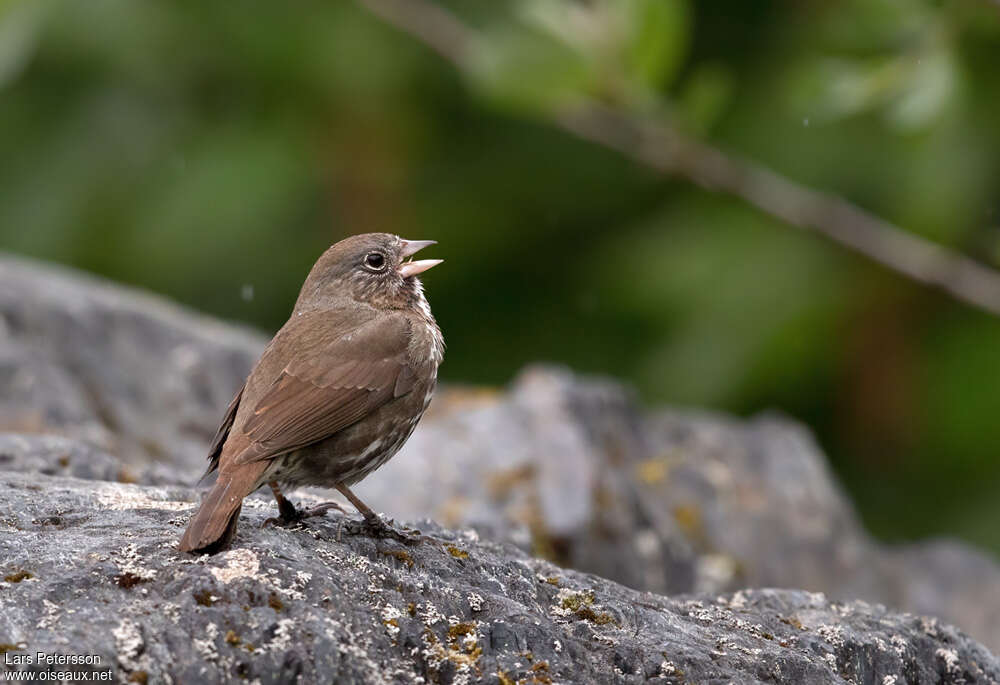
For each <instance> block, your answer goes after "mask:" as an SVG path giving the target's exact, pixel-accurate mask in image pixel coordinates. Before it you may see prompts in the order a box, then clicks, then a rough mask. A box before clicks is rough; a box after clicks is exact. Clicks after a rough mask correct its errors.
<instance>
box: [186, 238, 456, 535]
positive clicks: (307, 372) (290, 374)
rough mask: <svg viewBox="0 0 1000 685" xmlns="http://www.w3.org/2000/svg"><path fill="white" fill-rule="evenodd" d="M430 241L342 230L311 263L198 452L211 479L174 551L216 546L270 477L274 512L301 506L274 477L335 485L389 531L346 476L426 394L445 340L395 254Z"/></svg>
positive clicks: (424, 265)
mask: <svg viewBox="0 0 1000 685" xmlns="http://www.w3.org/2000/svg"><path fill="white" fill-rule="evenodd" d="M431 242H432V241H421V242H414V241H405V240H402V239H401V238H398V237H397V236H393V235H389V234H384V233H369V234H365V235H358V236H353V237H351V238H347V239H346V240H342V241H341V242H339V243H337V244H336V245H334V246H333V247H331V248H330V249H328V250H327V251H326V252H325V253H324V254H323V256H322V257H320V259H319V260H318V261H317V262H316V265H315V266H313V268H312V271H311V272H310V273H309V276H308V278H306V281H305V283H304V284H303V286H302V291H301V292H300V294H299V298H298V301H297V302H296V304H295V309H294V310H293V311H292V315H291V317H290V318H289V320H288V322H287V323H285V325H284V326H283V327H282V328H281V330H279V331H278V333H277V334H276V335H275V336H274V338H273V339H272V340H271V342H270V344H269V345H268V346H267V349H265V350H264V353H263V355H261V358H260V360H258V362H257V364H256V365H255V366H254V368H253V370H252V371H251V372H250V375H249V377H248V378H247V380H246V383H245V384H244V386H243V387H242V388H241V389H240V391H239V392H238V393H237V394H236V397H235V398H234V399H233V401H232V403H231V404H230V405H229V408H228V410H227V411H226V415H225V418H224V419H223V421H222V425H221V426H220V428H219V431H218V433H217V434H216V436H215V440H214V441H213V443H212V446H211V448H210V450H209V460H210V462H211V463H210V466H209V472H211V471H214V470H218V471H219V477H218V480H217V481H216V483H215V485H214V486H213V488H212V490H211V491H210V492H209V493H208V495H207V496H206V497H205V499H204V501H203V502H202V504H201V507H200V509H199V510H198V512H197V513H196V514H195V516H194V518H192V520H191V522H190V523H189V524H188V528H187V530H186V531H185V532H184V536H183V537H182V538H181V541H180V545H179V549H181V550H182V551H188V552H209V553H212V552H215V551H218V550H220V549H222V548H224V547H226V546H228V544H229V543H230V541H231V540H232V537H233V535H234V534H235V532H236V522H237V519H238V518H239V513H240V508H241V505H242V502H243V498H244V497H246V496H247V495H248V494H250V493H251V492H253V491H254V490H256V489H257V488H259V487H261V486H262V485H264V484H271V487H272V489H273V490H274V494H275V497H276V498H277V501H278V507H279V511H280V512H281V520H282V521H286V522H287V521H291V520H297V519H299V518H302V517H303V516H308V515H315V514H319V513H322V512H323V511H325V510H326V509H327V508H329V506H333V505H328V506H321V507H318V508H316V509H315V510H312V511H309V512H301V511H299V510H297V509H295V507H294V506H293V505H292V504H291V503H290V502H288V500H286V499H285V498H284V496H283V495H282V494H281V491H280V489H279V486H289V487H297V486H300V485H322V486H327V487H336V488H337V489H338V490H340V491H341V492H342V493H343V494H344V495H345V496H347V497H348V499H350V500H351V502H352V503H353V504H354V505H355V506H356V507H357V508H358V509H359V511H361V512H362V514H364V517H365V521H366V524H367V529H368V530H369V531H370V532H374V533H381V534H389V535H398V534H397V533H393V531H391V529H387V528H386V526H385V525H384V524H382V523H381V521H380V520H379V519H378V518H377V517H376V516H375V515H374V514H373V513H372V512H371V510H370V509H368V508H367V507H366V506H365V505H364V503H363V502H361V501H360V500H358V499H357V497H355V496H354V494H353V493H351V491H350V490H349V486H351V485H352V484H354V483H356V482H358V481H359V480H361V479H362V478H364V477H365V476H367V475H368V474H369V473H371V472H372V471H374V470H375V469H377V468H378V467H379V466H381V465H382V464H384V463H385V462H386V461H388V460H389V459H390V458H391V457H392V456H393V455H394V454H395V453H396V452H397V451H398V450H399V448H400V447H402V446H403V443H404V442H406V440H407V438H409V436H410V433H412V432H413V428H414V427H415V426H416V424H417V421H418V420H419V419H420V417H421V415H422V414H423V412H424V410H425V409H426V408H427V404H428V403H429V402H430V399H431V396H432V394H433V392H434V387H435V384H436V379H437V368H438V364H440V362H441V358H442V355H443V351H444V344H443V341H442V338H441V332H440V330H439V329H438V327H437V324H436V323H435V321H434V317H433V316H432V315H431V312H430V307H429V306H428V304H427V300H426V299H425V298H424V295H423V288H422V286H421V284H420V281H419V280H418V279H417V274H418V273H421V272H422V271H425V270H426V269H429V268H430V267H432V266H434V265H435V264H437V263H439V261H440V260H423V261H417V262H414V261H406V259H407V258H408V257H411V256H412V255H413V254H414V253H415V252H416V251H417V250H419V249H421V248H423V247H425V246H426V245H428V244H430V243H431Z"/></svg>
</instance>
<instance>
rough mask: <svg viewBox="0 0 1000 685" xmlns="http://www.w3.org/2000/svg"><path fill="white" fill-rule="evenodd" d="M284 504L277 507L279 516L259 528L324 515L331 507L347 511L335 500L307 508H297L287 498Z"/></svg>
mask: <svg viewBox="0 0 1000 685" xmlns="http://www.w3.org/2000/svg"><path fill="white" fill-rule="evenodd" d="M285 504H287V506H281V507H279V509H280V511H281V516H272V517H271V518H269V519H267V520H266V521H264V523H263V524H261V528H266V527H267V526H271V525H274V526H290V525H292V524H295V523H299V522H300V521H302V520H304V519H307V518H312V517H314V516H325V515H326V512H328V511H330V510H331V509H336V510H337V511H339V512H340V513H342V514H346V513H347V512H346V511H344V508H343V507H341V506H340V505H339V504H337V503H336V502H323V503H322V504H317V505H316V506H315V507H310V508H309V509H299V508H298V507H296V506H295V505H293V504H292V503H291V502H289V501H288V500H285Z"/></svg>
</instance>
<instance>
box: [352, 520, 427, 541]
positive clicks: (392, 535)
mask: <svg viewBox="0 0 1000 685" xmlns="http://www.w3.org/2000/svg"><path fill="white" fill-rule="evenodd" d="M341 529H342V530H344V531H346V532H347V533H348V534H349V535H364V536H366V537H370V538H375V539H376V540H395V541H396V542H401V543H403V544H404V545H411V546H412V545H419V544H420V543H421V542H423V541H424V536H423V535H422V534H421V533H420V531H418V530H413V529H406V530H403V531H399V530H396V528H395V527H393V526H392V522H391V521H390V522H389V523H386V522H385V521H383V520H382V519H381V518H379V517H378V516H366V517H365V518H363V519H362V520H361V521H345V522H344V523H343V524H342V527H341ZM338 537H339V534H338Z"/></svg>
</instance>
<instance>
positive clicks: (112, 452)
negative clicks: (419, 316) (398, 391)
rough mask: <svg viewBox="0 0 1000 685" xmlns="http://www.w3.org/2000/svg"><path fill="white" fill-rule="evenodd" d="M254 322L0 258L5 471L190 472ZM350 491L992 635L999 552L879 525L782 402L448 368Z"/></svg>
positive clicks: (678, 584) (453, 523)
mask: <svg viewBox="0 0 1000 685" xmlns="http://www.w3.org/2000/svg"><path fill="white" fill-rule="evenodd" d="M264 342H265V339H264V337H263V336H259V335H256V334H253V333H250V332H247V331H245V330H242V329H239V328H235V327H229V326H226V325H224V324H220V323H217V322H214V321H212V320H210V319H207V318H205V317H202V316H198V315H195V314H190V313H187V312H185V311H183V310H181V309H180V308H178V307H176V306H174V305H171V304H169V303H167V302H164V301H163V300H161V299H159V298H155V297H152V296H149V295H146V294H142V293H136V292H134V291H130V290H128V289H126V288H123V287H119V286H113V285H109V284H107V283H104V282H102V281H99V280H98V279H95V278H92V277H86V276H81V275H77V274H73V273H72V272H68V271H65V270H62V269H55V268H52V267H48V266H43V265H40V264H35V263H32V262H28V261H24V260H19V259H15V258H11V257H0V431H8V432H9V434H8V435H6V436H3V435H0V471H18V472H24V473H28V472H31V473H43V474H50V475H63V476H74V477H78V478H90V479H95V480H112V481H125V482H129V481H134V482H137V483H145V484H159V485H182V484H183V485H190V484H193V483H194V482H195V481H196V480H197V479H198V478H199V477H200V476H201V473H202V471H203V469H204V466H205V460H204V456H205V451H206V445H207V442H208V440H209V439H210V438H211V436H212V435H213V434H214V432H215V429H216V427H217V424H218V422H219V420H220V419H221V416H222V413H223V411H224V409H225V407H226V405H227V404H228V402H229V400H230V398H231V396H232V393H233V392H234V391H235V389H236V388H237V387H238V386H239V384H240V383H241V382H242V380H243V378H244V376H245V374H246V373H247V371H248V369H249V368H250V366H251V364H252V363H253V361H254V359H255V358H256V356H257V354H259V351H260V350H261V349H262V347H263V344H264ZM446 364H447V360H446ZM358 493H359V494H360V495H361V496H362V497H363V498H365V499H366V501H369V503H370V504H372V506H374V507H375V508H376V509H377V510H381V511H384V512H387V513H388V514H389V515H390V516H394V517H397V518H402V519H421V518H426V517H429V518H433V519H434V520H437V521H439V522H441V523H442V524H444V525H445V526H446V527H449V528H456V527H459V528H468V527H474V528H475V529H476V530H478V531H479V533H480V534H481V535H482V536H483V537H484V538H487V539H490V540H493V541H497V542H503V543H510V544H515V545H517V546H518V547H519V548H521V549H522V550H524V551H525V552H527V553H529V554H531V555H533V556H543V557H545V558H548V559H549V560H553V561H556V562H557V563H558V564H559V565H561V566H563V567H567V568H576V569H578V570H583V571H586V572H589V573H594V574H597V575H599V576H602V577H606V578H609V579H611V580H614V581H617V582H620V583H622V584H625V585H627V586H629V587H632V588H635V589H638V590H646V591H650V592H653V593H657V594H675V593H688V592H701V593H709V594H713V595H714V594H716V593H724V592H733V591H736V590H738V589H739V588H742V587H790V588H800V589H805V590H810V591H817V592H824V593H826V594H827V595H828V596H830V597H831V598H832V599H834V600H841V601H847V600H852V599H863V600H867V601H869V602H877V603H881V604H886V605H888V606H891V607H894V608H896V609H900V610H904V611H911V612H916V613H922V614H931V615H935V616H938V617H941V618H942V619H944V620H945V621H947V622H951V623H954V624H956V625H959V626H961V627H962V628H963V629H964V630H966V631H968V632H969V633H970V634H971V635H973V636H975V637H976V638H977V639H979V640H981V641H983V642H984V643H985V644H986V645H987V646H988V647H990V648H992V649H993V650H994V651H997V650H1000V595H998V594H997V592H996V588H997V587H1000V567H998V565H997V563H996V561H995V560H994V559H992V558H990V557H989V556H987V555H985V554H983V553H980V552H978V551H976V550H974V549H972V548H970V547H969V546H967V545H963V544H961V543H957V542H954V541H931V542H927V543H919V544H914V545H908V546H904V547H889V546H885V545H881V544H879V543H877V542H876V541H874V540H872V539H871V538H870V536H868V534H867V533H866V532H865V531H864V529H863V527H862V526H861V525H860V523H859V521H858V519H857V516H856V515H855V514H854V511H853V509H852V507H851V505H850V502H849V501H848V499H847V498H846V497H845V495H844V494H843V492H842V491H841V489H840V488H839V486H838V485H837V483H836V481H835V479H834V478H833V477H832V475H831V474H830V472H829V469H828V467H827V463H826V459H825V457H824V455H823V454H822V452H821V450H820V449H819V448H818V446H817V445H816V444H815V442H814V441H813V439H812V437H811V436H810V435H809V433H808V431H806V430H805V429H803V428H802V427H801V426H799V425H797V424H795V423H794V422H792V421H789V420H787V419H784V418H781V417H778V416H761V417H756V418H753V419H751V420H749V421H747V420H741V419H735V418H731V417H726V416H721V415H715V414H708V413H696V412H686V411H677V410H655V411H651V412H650V411H642V410H641V409H640V408H639V407H638V406H637V404H636V402H635V400H634V398H633V397H632V395H631V393H630V392H629V391H628V390H627V389H625V388H623V387H622V386H621V384H619V383H617V382H614V381H610V380H602V379H588V378H581V377H578V376H575V375H573V374H571V373H569V372H567V371H564V370H560V369H553V368H550V367H532V368H529V369H527V370H526V371H525V372H524V373H522V374H521V375H520V376H519V377H518V379H517V380H516V381H515V382H514V383H513V384H512V386H511V387H510V389H509V390H506V391H497V390H484V389H479V388H462V387H450V388H442V389H441V390H440V391H439V392H438V396H437V397H436V398H435V400H434V402H433V404H432V405H431V409H430V411H429V412H428V415H427V416H426V417H425V418H424V420H423V421H422V422H421V424H420V425H419V427H418V428H417V431H416V433H415V434H414V435H413V437H412V439H411V440H410V441H409V443H407V445H406V446H405V447H404V449H403V451H402V452H401V453H400V454H399V455H398V456H397V457H396V458H395V459H393V460H392V461H391V462H390V463H389V464H388V465H386V466H385V467H383V469H381V470H380V471H378V472H377V473H376V474H375V475H374V476H372V477H371V478H369V479H367V480H366V481H364V482H363V483H361V484H360V486H359V487H358Z"/></svg>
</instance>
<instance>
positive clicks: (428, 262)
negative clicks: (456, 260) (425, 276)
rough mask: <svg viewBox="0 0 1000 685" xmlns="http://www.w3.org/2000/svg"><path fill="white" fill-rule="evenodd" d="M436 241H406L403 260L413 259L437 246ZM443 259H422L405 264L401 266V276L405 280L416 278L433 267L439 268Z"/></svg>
mask: <svg viewBox="0 0 1000 685" xmlns="http://www.w3.org/2000/svg"><path fill="white" fill-rule="evenodd" d="M436 244H437V241H436V240H404V241H403V250H402V252H401V253H400V254H402V256H403V259H406V258H407V257H412V256H413V255H415V254H417V253H418V252H420V250H422V249H424V248H425V247H427V246H429V245H436ZM443 261H444V260H443V259H421V260H419V261H416V262H415V261H413V260H412V259H410V260H408V261H405V262H403V263H402V264H400V265H399V269H398V271H399V275H400V276H402V277H403V278H409V277H410V276H416V275H417V274H421V273H423V272H425V271H427V269H429V268H431V267H432V266H437V265H438V264H440V263H441V262H443Z"/></svg>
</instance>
